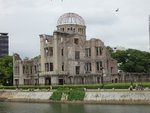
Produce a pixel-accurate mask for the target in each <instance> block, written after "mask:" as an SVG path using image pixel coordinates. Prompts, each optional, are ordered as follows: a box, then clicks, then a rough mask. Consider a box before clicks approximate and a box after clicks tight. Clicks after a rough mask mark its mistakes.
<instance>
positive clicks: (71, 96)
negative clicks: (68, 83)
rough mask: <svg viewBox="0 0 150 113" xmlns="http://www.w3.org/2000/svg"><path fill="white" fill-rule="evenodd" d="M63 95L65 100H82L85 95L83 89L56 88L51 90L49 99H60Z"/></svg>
mask: <svg viewBox="0 0 150 113" xmlns="http://www.w3.org/2000/svg"><path fill="white" fill-rule="evenodd" d="M63 95H65V97H66V98H65V100H67V101H74V100H80V101H82V100H83V99H84V96H85V91H84V90H83V89H57V90H56V91H54V92H53V94H52V96H51V97H50V100H53V101H60V100H61V98H62V96H63Z"/></svg>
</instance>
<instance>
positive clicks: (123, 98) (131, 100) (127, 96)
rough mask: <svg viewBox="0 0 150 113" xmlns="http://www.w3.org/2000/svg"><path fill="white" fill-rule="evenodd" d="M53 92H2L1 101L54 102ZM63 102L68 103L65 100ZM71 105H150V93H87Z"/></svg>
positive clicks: (0, 93)
mask: <svg viewBox="0 0 150 113" xmlns="http://www.w3.org/2000/svg"><path fill="white" fill-rule="evenodd" d="M52 93H53V92H39V91H37V92H27V91H26V92H25V91H24V92H23V91H0V101H22V102H52V101H50V100H49V98H50V96H51V95H52ZM62 102H66V103H67V102H68V101H65V100H63V101H62ZM71 103H101V104H150V91H116V92H115V91H99V92H89V91H88V92H86V93H85V98H84V101H80V102H71Z"/></svg>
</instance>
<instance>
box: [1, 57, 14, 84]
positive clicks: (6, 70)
mask: <svg viewBox="0 0 150 113" xmlns="http://www.w3.org/2000/svg"><path fill="white" fill-rule="evenodd" d="M12 76H13V58H12V56H4V57H0V84H3V85H10V84H12Z"/></svg>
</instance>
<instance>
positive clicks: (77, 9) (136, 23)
mask: <svg viewBox="0 0 150 113" xmlns="http://www.w3.org/2000/svg"><path fill="white" fill-rule="evenodd" d="M117 8H119V11H118V12H115V10H116V9H117ZM67 12H74V13H77V14H79V15H80V16H82V17H83V18H84V20H85V23H86V27H87V38H88V39H90V38H99V39H101V40H102V41H104V43H105V45H106V46H123V47H125V48H135V49H140V50H144V51H148V48H149V30H148V26H149V23H148V15H150V0H0V32H8V33H9V41H10V42H9V45H10V48H9V51H10V55H12V54H13V53H19V54H20V55H21V56H22V57H26V56H27V57H34V56H37V55H39V54H40V41H39V34H49V35H51V34H53V31H54V30H56V25H57V20H58V18H59V17H60V16H61V15H62V14H64V13H67Z"/></svg>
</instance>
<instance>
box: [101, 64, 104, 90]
mask: <svg viewBox="0 0 150 113" xmlns="http://www.w3.org/2000/svg"><path fill="white" fill-rule="evenodd" d="M103 70H104V68H103V67H101V71H102V76H101V83H102V88H103V87H104V78H103V74H104V73H103Z"/></svg>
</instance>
